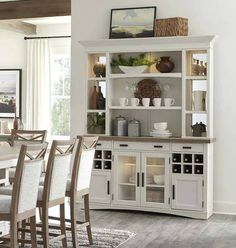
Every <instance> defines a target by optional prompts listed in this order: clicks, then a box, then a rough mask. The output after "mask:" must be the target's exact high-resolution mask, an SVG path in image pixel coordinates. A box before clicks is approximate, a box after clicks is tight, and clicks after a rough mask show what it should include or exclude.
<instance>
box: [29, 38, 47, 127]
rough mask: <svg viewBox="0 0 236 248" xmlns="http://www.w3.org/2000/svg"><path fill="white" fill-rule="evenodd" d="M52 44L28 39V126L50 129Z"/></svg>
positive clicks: (42, 40)
mask: <svg viewBox="0 0 236 248" xmlns="http://www.w3.org/2000/svg"><path fill="white" fill-rule="evenodd" d="M50 80H51V70H50V44H49V40H48V39H32V40H27V82H26V128H27V129H47V130H48V131H50V123H51V122H50V84H51V83H50Z"/></svg>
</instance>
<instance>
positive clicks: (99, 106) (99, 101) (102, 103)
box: [96, 86, 105, 109]
mask: <svg viewBox="0 0 236 248" xmlns="http://www.w3.org/2000/svg"><path fill="white" fill-rule="evenodd" d="M96 103H97V109H105V98H104V96H103V94H102V91H101V86H98V95H97V99H96Z"/></svg>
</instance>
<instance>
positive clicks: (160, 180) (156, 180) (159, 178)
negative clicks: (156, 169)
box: [153, 175, 165, 185]
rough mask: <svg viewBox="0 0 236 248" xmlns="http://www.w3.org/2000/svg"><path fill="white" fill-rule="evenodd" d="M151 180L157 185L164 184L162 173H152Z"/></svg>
mask: <svg viewBox="0 0 236 248" xmlns="http://www.w3.org/2000/svg"><path fill="white" fill-rule="evenodd" d="M153 181H154V183H156V184H158V185H164V184H165V177H164V176H163V175H162V176H160V175H153Z"/></svg>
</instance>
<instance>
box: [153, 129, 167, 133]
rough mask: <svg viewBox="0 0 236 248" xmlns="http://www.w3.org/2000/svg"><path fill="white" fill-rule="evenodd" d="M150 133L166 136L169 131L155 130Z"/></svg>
mask: <svg viewBox="0 0 236 248" xmlns="http://www.w3.org/2000/svg"><path fill="white" fill-rule="evenodd" d="M151 132H152V133H156V134H168V133H170V131H169V130H156V129H154V130H152V131H151Z"/></svg>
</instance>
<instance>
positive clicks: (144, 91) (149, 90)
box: [134, 79, 161, 106]
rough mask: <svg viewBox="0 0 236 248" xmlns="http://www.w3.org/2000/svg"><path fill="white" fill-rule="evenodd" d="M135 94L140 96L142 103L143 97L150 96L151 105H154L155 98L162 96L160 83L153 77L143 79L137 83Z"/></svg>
mask: <svg viewBox="0 0 236 248" xmlns="http://www.w3.org/2000/svg"><path fill="white" fill-rule="evenodd" d="M134 96H135V97H136V98H139V100H140V104H141V103H142V98H150V106H153V103H152V100H153V98H158V97H160V96H161V88H160V85H159V84H158V82H157V81H155V80H153V79H143V80H141V81H140V82H138V83H137V86H136V91H135V92H134Z"/></svg>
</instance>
